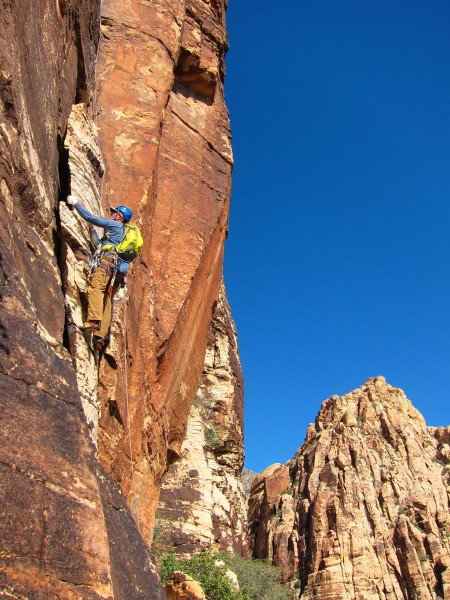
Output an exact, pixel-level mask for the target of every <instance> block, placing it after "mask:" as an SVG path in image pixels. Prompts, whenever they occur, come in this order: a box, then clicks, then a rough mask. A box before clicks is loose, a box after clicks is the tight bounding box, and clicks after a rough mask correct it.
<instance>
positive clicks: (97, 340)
mask: <svg viewBox="0 0 450 600" xmlns="http://www.w3.org/2000/svg"><path fill="white" fill-rule="evenodd" d="M92 345H93V347H94V350H98V351H99V352H101V351H102V350H103V348H104V347H105V340H104V339H103V338H101V337H98V336H96V335H94V339H93V341H92Z"/></svg>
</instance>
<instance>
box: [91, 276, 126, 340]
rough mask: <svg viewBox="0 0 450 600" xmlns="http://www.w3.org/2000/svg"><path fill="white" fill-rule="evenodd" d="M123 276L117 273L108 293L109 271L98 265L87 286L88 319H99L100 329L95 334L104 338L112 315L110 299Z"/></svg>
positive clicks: (112, 297) (111, 299)
mask: <svg viewBox="0 0 450 600" xmlns="http://www.w3.org/2000/svg"><path fill="white" fill-rule="evenodd" d="M122 279H123V276H122V275H121V274H120V273H117V275H116V280H115V282H114V285H113V288H112V292H111V294H109V293H108V290H109V284H110V281H111V273H109V272H108V271H107V270H106V269H104V268H103V267H98V268H97V270H96V271H95V273H94V274H93V276H92V279H91V282H90V283H89V287H88V314H87V319H88V321H100V331H96V332H95V335H96V336H98V337H101V338H103V339H105V337H106V335H107V333H108V330H109V326H110V325H111V317H112V301H113V299H114V296H115V294H116V292H117V290H118V289H119V285H120V282H121V281H122Z"/></svg>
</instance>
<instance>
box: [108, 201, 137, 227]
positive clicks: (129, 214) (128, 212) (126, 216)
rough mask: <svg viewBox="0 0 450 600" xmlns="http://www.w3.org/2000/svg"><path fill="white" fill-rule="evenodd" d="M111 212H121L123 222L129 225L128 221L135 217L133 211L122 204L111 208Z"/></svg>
mask: <svg viewBox="0 0 450 600" xmlns="http://www.w3.org/2000/svg"><path fill="white" fill-rule="evenodd" d="M111 210H112V211H113V212H120V213H121V215H122V216H123V220H124V221H125V223H128V221H131V217H132V216H133V213H132V212H131V210H130V209H129V208H128V207H127V206H123V205H122V204H121V205H120V206H116V207H115V208H111Z"/></svg>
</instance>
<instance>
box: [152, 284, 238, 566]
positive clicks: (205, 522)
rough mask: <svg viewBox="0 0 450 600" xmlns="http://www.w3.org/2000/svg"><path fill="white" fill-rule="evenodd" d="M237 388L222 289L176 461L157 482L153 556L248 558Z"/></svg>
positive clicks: (233, 342)
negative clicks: (200, 553)
mask: <svg viewBox="0 0 450 600" xmlns="http://www.w3.org/2000/svg"><path fill="white" fill-rule="evenodd" d="M243 460H244V453H243V385H242V374H241V366H240V361H239V356H238V350H237V342H236V333H235V329H234V325H233V322H232V320H231V317H230V311H229V307H228V303H227V301H226V297H225V289H224V288H222V292H221V295H220V299H219V302H218V304H217V305H216V307H215V310H214V316H213V320H212V322H211V327H210V331H209V339H208V347H207V350H206V356H205V365H204V369H203V374H202V378H201V383H200V387H199V389H198V391H197V396H196V398H195V400H194V404H193V406H192V408H191V411H190V413H189V419H188V425H187V432H186V439H185V440H184V442H183V445H182V447H181V458H180V460H179V461H177V462H176V463H174V464H173V465H171V467H170V468H169V471H168V473H167V474H166V475H165V477H164V478H163V482H162V487H161V497H160V502H159V505H158V511H157V520H156V529H155V536H154V548H155V550H159V551H164V550H167V549H169V548H175V549H176V551H177V552H180V553H186V552H187V553H188V552H192V551H193V550H195V549H198V548H202V547H211V546H215V547H217V548H220V549H222V550H224V549H234V550H236V551H239V552H241V553H244V554H245V553H246V550H247V532H246V522H247V518H246V508H247V506H246V498H245V495H244V492H243V489H242V484H241V482H240V473H241V470H242V464H243Z"/></svg>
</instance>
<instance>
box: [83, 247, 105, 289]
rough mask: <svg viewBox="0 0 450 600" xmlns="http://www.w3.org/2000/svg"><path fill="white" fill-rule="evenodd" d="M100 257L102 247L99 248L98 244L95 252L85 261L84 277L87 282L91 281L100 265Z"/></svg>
mask: <svg viewBox="0 0 450 600" xmlns="http://www.w3.org/2000/svg"><path fill="white" fill-rule="evenodd" d="M102 255H103V252H102V247H101V244H99V245H98V246H97V249H96V250H95V252H94V254H93V255H92V256H91V258H90V259H89V260H88V261H87V269H86V277H87V280H88V281H89V282H90V281H91V279H92V275H93V274H94V273H95V271H96V270H97V268H98V266H99V265H100V261H101V260H102Z"/></svg>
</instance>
